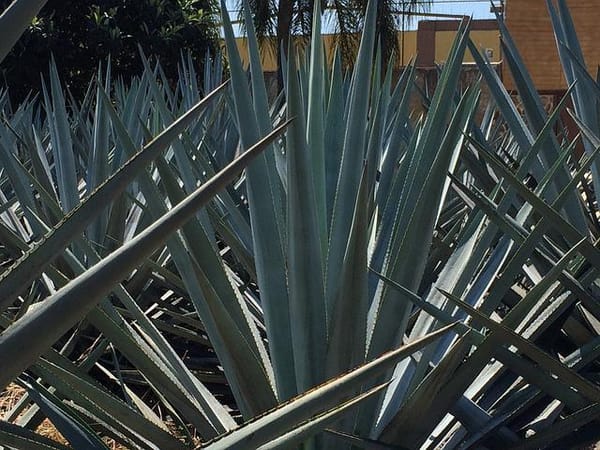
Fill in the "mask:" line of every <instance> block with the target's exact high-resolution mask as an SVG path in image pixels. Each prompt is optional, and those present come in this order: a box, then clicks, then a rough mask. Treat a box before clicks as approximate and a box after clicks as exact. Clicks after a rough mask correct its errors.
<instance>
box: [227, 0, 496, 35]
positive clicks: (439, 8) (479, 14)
mask: <svg viewBox="0 0 600 450" xmlns="http://www.w3.org/2000/svg"><path fill="white" fill-rule="evenodd" d="M494 3H496V4H498V3H499V1H498V0H496V1H495V2H494ZM227 4H228V6H229V8H230V11H232V17H235V16H236V11H237V4H238V1H237V0H227ZM430 12H431V13H438V14H459V15H467V16H470V15H472V16H473V18H474V19H493V18H494V15H493V14H492V13H490V0H463V1H460V0H433V6H432V7H431V10H430ZM415 19H416V20H414V21H413V25H412V28H415V29H416V24H417V22H418V21H419V20H421V19H427V20H432V19H433V18H432V17H423V18H418V17H416V18H415ZM324 31H326V32H327V31H328V30H324Z"/></svg>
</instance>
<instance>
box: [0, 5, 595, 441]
mask: <svg viewBox="0 0 600 450" xmlns="http://www.w3.org/2000/svg"><path fill="white" fill-rule="evenodd" d="M549 5H550V14H551V17H552V20H553V23H554V26H555V30H556V34H557V41H558V42H559V48H560V52H561V56H562V60H563V63H564V64H565V67H566V72H567V74H568V75H569V76H567V79H568V80H569V81H570V82H574V81H575V79H578V80H580V81H579V82H578V83H577V84H574V85H573V86H572V87H571V88H570V90H569V93H568V94H569V95H570V96H571V98H572V99H573V105H574V107H575V111H574V112H573V113H572V114H573V116H574V120H575V121H576V123H578V124H579V126H580V129H581V132H582V134H583V143H584V145H585V152H584V154H583V156H582V157H581V158H577V153H576V152H575V151H574V150H575V148H576V146H577V145H578V143H579V140H580V137H579V136H569V135H568V134H567V133H566V132H565V131H564V129H563V128H562V126H561V123H560V120H559V119H560V118H561V114H562V113H563V112H564V110H565V105H566V103H567V100H568V99H569V97H568V96H565V98H564V99H563V100H562V101H561V102H560V104H558V105H557V106H556V108H555V109H554V111H552V112H551V113H550V114H547V113H546V112H545V110H544V109H543V107H542V104H541V101H540V97H539V95H538V94H537V92H536V91H535V89H534V87H533V83H532V81H531V79H530V78H529V77H528V75H527V71H526V69H525V68H524V66H523V63H522V61H521V58H520V56H519V53H518V50H517V48H516V47H515V45H514V44H513V42H512V40H511V38H510V34H509V33H508V30H506V27H505V26H504V24H503V23H502V22H501V21H500V18H499V26H500V29H501V32H502V43H503V48H504V54H505V55H506V58H505V59H506V63H507V64H508V66H509V68H510V70H511V72H512V73H513V74H514V77H515V80H516V84H517V87H518V89H519V95H520V97H521V100H522V102H523V105H524V110H525V113H526V115H525V117H524V118H523V117H521V116H520V115H519V113H518V111H517V109H516V107H515V106H514V104H513V102H512V99H511V97H510V95H509V94H508V93H507V91H506V90H505V89H504V87H503V85H502V83H501V82H500V80H499V78H498V76H497V74H496V72H495V71H494V70H493V68H492V67H491V66H490V64H489V63H488V62H487V61H486V60H485V57H484V56H482V55H481V54H480V53H479V51H478V49H477V48H476V47H475V46H474V45H473V43H472V42H471V41H470V40H469V23H468V21H464V22H463V23H462V24H461V26H460V28H459V31H458V33H457V38H456V41H455V43H454V45H453V47H452V50H451V52H450V54H449V56H448V58H447V63H446V64H445V65H444V67H443V68H441V69H440V74H439V81H438V84H437V87H436V89H435V91H434V93H433V95H432V96H431V97H428V96H427V93H425V92H424V91H422V90H420V89H418V88H417V86H416V83H415V78H416V68H415V67H414V66H409V67H408V68H406V69H405V70H404V71H403V72H402V73H401V74H400V76H399V77H398V78H397V79H396V77H395V74H394V70H393V65H390V66H388V67H384V64H383V63H382V57H381V53H380V52H379V51H378V50H377V46H376V35H375V28H376V27H375V26H374V21H375V16H376V14H375V13H376V11H375V10H376V2H374V1H371V2H369V5H368V7H367V11H366V19H365V28H364V29H365V31H364V33H363V36H362V39H361V46H360V50H359V55H358V58H357V61H356V64H355V67H354V68H353V71H352V72H351V73H348V74H346V73H344V72H343V69H342V64H341V61H340V57H336V58H334V60H333V62H332V63H331V64H330V63H328V62H327V61H326V60H325V58H324V50H323V47H322V45H321V41H320V23H319V19H320V14H319V11H318V10H315V16H314V28H313V36H312V41H311V42H312V45H311V46H310V50H309V51H308V52H307V53H306V54H305V55H300V54H298V55H297V54H296V53H295V52H294V50H293V49H290V51H289V52H288V55H290V57H289V58H288V59H287V61H284V62H283V64H284V65H285V71H284V72H285V91H284V93H283V95H280V96H279V97H277V98H276V99H271V101H269V98H268V96H267V90H266V88H265V82H264V78H263V74H262V72H261V67H260V58H259V51H258V44H257V40H256V36H255V35H254V32H253V29H252V26H250V25H249V26H248V44H249V50H250V67H249V68H248V70H246V68H244V67H242V63H241V59H240V57H239V55H238V54H237V47H236V45H235V39H234V36H233V30H232V26H231V23H230V21H229V17H228V16H227V12H226V9H225V5H224V4H223V22H224V31H225V44H226V49H227V58H228V63H229V68H230V75H231V78H230V80H229V82H226V83H223V84H222V83H221V80H220V74H221V67H220V65H219V62H218V61H217V62H215V63H214V64H213V65H212V66H211V65H210V64H206V67H207V69H206V71H205V73H204V74H203V80H204V83H203V84H199V83H198V78H199V77H198V75H197V74H196V73H195V71H194V67H193V65H192V64H191V63H190V62H189V60H183V61H182V65H181V70H180V79H179V81H178V82H177V83H176V84H175V85H173V84H172V83H170V82H169V80H167V79H166V78H165V76H164V74H163V73H162V70H161V68H160V65H152V64H151V63H150V62H149V61H146V60H145V59H144V61H145V71H144V73H143V74H142V75H141V76H140V77H139V78H136V79H134V80H132V81H131V82H130V83H127V84H126V83H124V82H122V81H120V80H117V81H115V80H113V79H112V77H111V75H110V73H111V71H110V66H108V67H105V68H104V70H100V71H99V73H98V77H97V79H96V80H95V81H94V82H92V83H91V84H90V89H89V90H88V95H87V96H86V97H85V98H84V99H82V100H81V101H78V100H75V99H73V98H72V96H70V95H65V91H64V89H63V88H62V86H61V83H60V80H59V77H58V75H57V71H56V70H55V68H51V71H50V76H49V83H48V86H47V87H46V88H45V89H44V91H43V92H42V94H41V95H40V97H39V98H34V99H32V100H30V101H27V102H26V103H24V104H23V105H20V106H19V107H18V108H17V109H16V110H14V111H13V110H12V109H11V107H10V105H9V103H8V101H7V98H6V95H5V94H4V96H2V97H0V106H1V107H2V123H1V124H0V164H1V166H2V168H3V171H2V178H1V180H0V188H1V189H0V194H1V197H0V200H1V203H2V207H1V209H0V236H1V240H0V243H1V247H0V249H1V251H2V253H1V254H2V258H3V262H5V265H4V268H3V272H2V273H1V275H0V292H1V293H2V296H1V298H0V306H1V309H2V315H1V316H0V327H1V328H2V330H3V331H2V334H0V361H2V370H1V371H0V382H1V383H0V384H1V386H2V387H5V386H6V385H7V384H8V383H10V382H16V383H18V384H19V385H21V386H22V387H23V388H24V389H25V392H26V393H25V394H24V395H23V397H21V398H20V400H19V401H18V403H17V404H16V406H15V407H14V408H13V409H12V410H11V411H8V412H7V413H6V414H5V417H4V420H2V421H0V443H1V444H2V445H6V446H8V447H12V448H61V449H62V448H65V446H64V445H63V444H59V443H57V442H54V441H51V440H49V439H48V438H45V437H42V436H40V435H39V434H38V433H36V432H35V430H36V428H37V426H38V425H39V423H40V422H41V421H42V420H43V419H44V418H48V419H50V421H51V422H52V423H53V424H54V426H55V427H56V428H57V429H58V430H59V431H60V432H61V433H62V435H63V436H64V437H65V438H66V440H67V441H68V443H69V444H70V445H71V446H72V447H74V448H106V446H107V444H106V441H105V440H104V439H105V438H111V439H113V440H114V441H116V442H118V443H120V444H121V445H122V446H124V447H126V448H160V449H168V448H173V449H176V448H182V447H193V446H198V445H199V446H201V447H202V448H209V449H221V448H222V449H230V448H240V449H248V448H263V449H267V448H294V447H296V446H303V448H314V449H318V448H350V447H352V446H354V447H358V448H437V447H440V448H471V447H478V446H483V447H487V446H499V447H502V448H505V447H506V448H508V447H519V448H521V447H523V448H543V447H547V446H549V445H551V444H552V445H555V446H559V447H561V446H562V447H565V446H567V444H566V443H565V442H566V441H564V440H563V439H564V438H566V437H569V434H571V433H573V432H574V431H575V430H578V431H579V432H578V436H579V438H578V439H579V441H582V442H583V441H586V440H590V439H593V438H595V437H597V436H596V433H597V432H596V431H595V428H594V423H593V422H594V421H595V419H596V417H597V416H598V398H599V397H600V389H599V388H598V385H597V383H596V382H597V370H596V366H595V360H596V358H597V356H598V352H599V351H600V346H599V342H600V341H599V338H598V332H599V328H598V323H599V322H598V320H599V318H600V311H599V310H598V306H597V301H598V300H597V295H598V289H597V285H596V279H597V268H598V267H600V265H599V263H600V259H598V250H597V247H596V246H595V239H596V237H597V236H598V233H599V231H600V230H599V227H598V225H597V223H598V222H597V218H596V213H597V205H596V202H595V198H594V196H593V192H595V190H594V189H593V186H594V183H597V182H598V178H597V177H596V175H595V174H596V160H595V158H596V156H597V153H598V149H600V140H599V139H600V138H598V136H599V135H600V132H597V131H598V128H599V127H600V122H599V121H598V118H597V117H596V115H595V114H596V112H595V111H596V109H597V108H596V107H595V102H596V101H597V98H598V92H600V90H599V89H598V83H597V82H596V80H594V79H593V78H592V77H590V76H589V75H588V74H587V71H586V69H585V66H584V64H583V62H582V61H583V58H582V56H581V51H580V50H578V46H577V40H576V36H575V34H574V32H573V26H572V23H571V21H570V18H569V14H568V10H567V8H566V6H565V3H564V2H563V1H559V2H558V6H557V7H555V6H554V4H550V3H549ZM245 11H246V16H247V17H246V22H247V24H251V20H250V17H249V13H248V11H249V9H248V8H245ZM467 50H468V51H470V52H471V53H472V54H473V56H474V58H475V60H476V61H477V64H478V66H479V68H480V70H481V74H482V80H480V81H478V82H477V83H475V84H473V85H471V86H468V87H465V86H461V84H460V82H459V81H460V72H461V67H462V61H463V57H464V53H465V52H466V51H467ZM142 58H143V56H142ZM248 74H249V75H250V78H248ZM581 80H583V81H581ZM482 83H485V84H487V87H488V88H489V90H490V92H491V94H492V97H493V102H491V103H490V104H488V105H482V104H480V89H481V86H480V85H481V84H482ZM172 86H174V87H172ZM415 98H418V99H419V100H420V102H421V103H422V104H423V113H418V112H417V111H412V110H411V105H414V99H415ZM590 103H591V105H593V106H590ZM482 110H483V111H485V113H484V114H483V115H482V118H478V117H479V116H480V115H478V114H476V112H477V111H482ZM584 200H585V201H584ZM217 362H218V364H217ZM571 440H573V438H572V437H571Z"/></svg>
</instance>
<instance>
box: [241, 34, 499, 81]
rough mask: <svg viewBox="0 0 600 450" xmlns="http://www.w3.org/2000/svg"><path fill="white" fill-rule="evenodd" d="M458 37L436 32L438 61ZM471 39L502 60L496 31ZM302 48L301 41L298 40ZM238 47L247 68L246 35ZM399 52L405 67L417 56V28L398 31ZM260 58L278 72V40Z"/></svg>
mask: <svg viewBox="0 0 600 450" xmlns="http://www.w3.org/2000/svg"><path fill="white" fill-rule="evenodd" d="M455 37H456V31H436V33H435V62H436V63H442V62H444V61H446V59H447V58H448V54H449V52H450V48H451V46H452V42H453V41H454V38H455ZM471 39H473V41H474V42H475V44H476V45H477V46H478V47H479V48H480V49H491V50H492V53H493V55H492V58H491V61H492V62H499V61H500V59H501V56H500V38H499V35H498V31H497V30H474V31H471ZM298 41H299V42H298V43H299V44H300V46H301V47H302V41H301V40H300V39H299V40H298ZM323 42H324V45H325V55H326V58H327V60H328V61H329V62H330V63H331V60H332V58H333V55H334V49H335V45H336V44H335V43H336V39H335V36H334V35H324V36H323ZM236 43H237V47H238V50H239V52H240V56H241V58H242V62H243V64H244V66H245V67H247V66H248V64H249V59H248V49H247V42H246V38H237V39H236ZM398 48H399V51H400V54H399V55H396V58H397V64H398V65H401V66H404V65H406V64H408V63H409V62H410V61H411V60H414V59H415V58H416V56H417V31H406V32H404V38H403V37H402V33H398ZM261 58H262V65H263V70H264V71H265V72H275V71H276V70H277V53H276V52H275V40H274V39H272V40H269V41H266V42H265V43H264V45H263V46H262V49H261ZM464 62H465V63H472V62H473V57H472V56H471V54H470V53H469V52H468V51H467V52H466V53H465V60H464Z"/></svg>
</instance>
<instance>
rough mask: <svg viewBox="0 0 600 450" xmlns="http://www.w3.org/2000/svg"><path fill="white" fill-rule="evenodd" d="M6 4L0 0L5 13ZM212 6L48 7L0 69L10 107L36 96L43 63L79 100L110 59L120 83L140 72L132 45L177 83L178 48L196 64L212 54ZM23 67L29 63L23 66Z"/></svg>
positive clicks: (164, 0)
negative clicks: (152, 58) (31, 94)
mask: <svg viewBox="0 0 600 450" xmlns="http://www.w3.org/2000/svg"><path fill="white" fill-rule="evenodd" d="M9 3H10V1H8V0H3V1H0V9H4V8H5V7H6V6H7V5H8V4H9ZM214 12H215V11H214V2H213V0H143V1H133V2H130V1H127V2H125V1H121V0H108V1H88V0H85V1H77V0H66V1H54V0H51V1H49V2H48V3H47V4H46V6H45V7H44V8H43V9H42V10H41V12H40V14H39V15H38V16H37V17H36V18H35V19H34V20H33V21H32V22H31V25H30V26H29V27H28V28H27V30H26V31H25V33H24V35H23V37H22V39H21V40H20V41H19V43H18V44H17V45H16V46H15V48H14V49H13V51H12V53H11V54H10V55H9V56H8V58H7V59H6V60H5V61H4V63H3V64H2V68H1V69H0V70H1V74H0V81H1V82H2V83H3V84H5V85H6V86H8V87H9V89H10V93H11V97H12V100H13V102H15V103H17V102H19V101H21V100H22V99H23V98H24V96H25V95H27V94H28V93H29V92H30V91H33V92H38V91H39V90H40V77H41V74H43V73H46V72H47V71H48V65H49V62H50V58H51V57H52V56H53V57H54V59H55V60H56V62H57V67H58V69H59V72H60V75H61V77H62V80H63V83H65V84H66V86H67V87H69V89H71V91H72V92H73V93H74V94H75V95H76V96H77V97H81V96H82V95H83V94H84V93H85V90H86V89H87V86H88V83H89V81H90V79H91V78H92V77H93V76H94V75H95V72H96V67H97V66H98V63H99V62H101V61H105V60H106V59H107V57H108V56H110V57H111V60H112V64H113V67H114V71H115V76H122V77H123V78H124V79H125V80H129V79H130V78H131V77H133V76H135V75H137V74H138V73H139V72H140V70H141V69H142V63H141V61H140V58H139V57H138V53H139V51H138V46H139V47H140V48H142V49H143V51H144V52H145V53H146V54H147V55H150V56H155V57H157V58H159V59H160V61H161V62H162V63H163V68H164V70H165V72H166V74H167V77H168V78H169V80H175V79H176V78H177V63H178V60H179V57H180V49H187V51H190V52H191V54H192V55H193V56H194V60H195V61H196V62H200V61H203V60H204V58H205V56H206V53H207V52H210V53H211V54H213V55H214V54H215V53H216V46H217V42H216V39H217V34H216V27H215V15H214ZM23 61H28V63H27V64H23Z"/></svg>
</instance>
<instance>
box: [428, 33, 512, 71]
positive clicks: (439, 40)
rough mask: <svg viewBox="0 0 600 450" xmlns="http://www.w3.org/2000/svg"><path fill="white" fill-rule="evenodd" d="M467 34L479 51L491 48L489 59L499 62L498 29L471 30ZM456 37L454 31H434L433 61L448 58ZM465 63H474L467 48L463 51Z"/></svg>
mask: <svg viewBox="0 0 600 450" xmlns="http://www.w3.org/2000/svg"><path fill="white" fill-rule="evenodd" d="M469 36H470V37H471V39H472V40H473V42H474V43H475V45H476V46H477V48H479V50H480V51H485V50H488V49H489V50H491V53H492V56H491V58H490V61H491V62H493V63H497V62H500V60H501V55H500V37H499V34H498V30H472V31H471V32H470V33H469ZM455 37H456V31H436V33H435V62H436V63H443V62H445V61H446V60H447V59H448V55H449V54H450V49H451V47H452V43H453V42H454V39H455ZM464 62H465V63H474V62H475V61H474V59H473V55H471V52H470V51H469V50H467V51H466V52H465V59H464Z"/></svg>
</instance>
